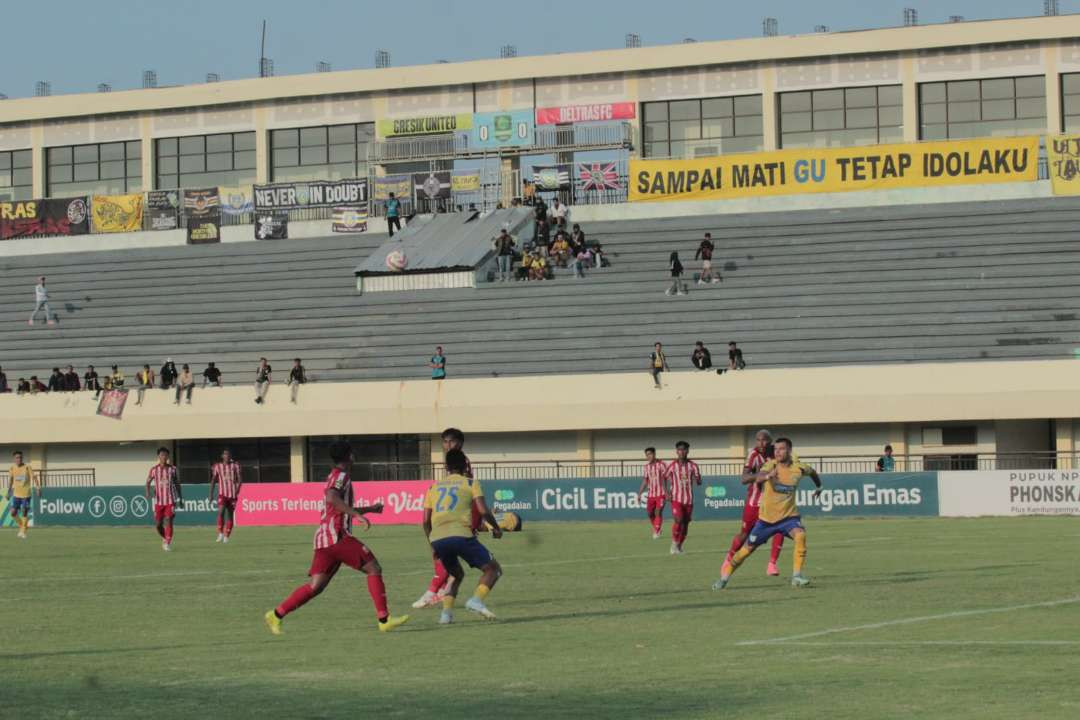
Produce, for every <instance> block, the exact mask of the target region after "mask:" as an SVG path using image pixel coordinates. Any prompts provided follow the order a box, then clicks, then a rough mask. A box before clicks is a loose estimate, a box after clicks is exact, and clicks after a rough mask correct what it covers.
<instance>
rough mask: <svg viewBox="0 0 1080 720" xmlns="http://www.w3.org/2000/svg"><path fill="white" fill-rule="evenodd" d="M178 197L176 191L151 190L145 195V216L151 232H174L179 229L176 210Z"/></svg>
mask: <svg viewBox="0 0 1080 720" xmlns="http://www.w3.org/2000/svg"><path fill="white" fill-rule="evenodd" d="M179 206H180V195H179V193H178V192H177V191H176V190H151V191H150V192H148V193H146V214H147V215H148V216H149V217H150V229H151V230H175V229H176V228H178V227H180V222H179V218H178V217H177V210H178V209H179Z"/></svg>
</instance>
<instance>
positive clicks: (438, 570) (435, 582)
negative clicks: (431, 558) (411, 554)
mask: <svg viewBox="0 0 1080 720" xmlns="http://www.w3.org/2000/svg"><path fill="white" fill-rule="evenodd" d="M449 577H450V573H449V571H447V569H446V568H444V567H443V564H442V562H440V561H439V559H438V558H435V576H434V577H432V578H431V584H430V585H428V588H427V589H428V592H433V593H437V592H439V590H441V589H442V586H443V585H445V584H446V579H447V578H449Z"/></svg>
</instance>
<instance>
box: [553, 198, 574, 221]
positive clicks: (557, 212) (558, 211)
mask: <svg viewBox="0 0 1080 720" xmlns="http://www.w3.org/2000/svg"><path fill="white" fill-rule="evenodd" d="M569 213H570V209H569V208H567V207H566V206H565V205H563V204H562V203H561V202H559V198H555V199H554V200H553V201H552V204H551V209H550V210H548V217H549V218H551V222H552V224H553V225H556V226H557V227H559V228H565V227H566V218H567V217H569Z"/></svg>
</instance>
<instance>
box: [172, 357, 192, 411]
mask: <svg viewBox="0 0 1080 720" xmlns="http://www.w3.org/2000/svg"><path fill="white" fill-rule="evenodd" d="M194 387H195V376H194V375H192V374H191V368H190V367H189V366H188V364H187V363H184V365H183V366H182V367H181V368H180V374H179V375H178V376H177V378H176V404H177V405H179V404H180V393H184V394H185V395H186V396H187V404H188V405H190V404H191V390H192V388H194Z"/></svg>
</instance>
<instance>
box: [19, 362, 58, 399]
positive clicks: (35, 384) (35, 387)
mask: <svg viewBox="0 0 1080 720" xmlns="http://www.w3.org/2000/svg"><path fill="white" fill-rule="evenodd" d="M57 370H59V368H57ZM27 384H28V385H29V386H30V393H31V394H37V393H39V392H48V391H49V388H47V387H45V385H43V384H42V382H41V381H40V380H38V376H37V375H31V376H30V382H29V383H27Z"/></svg>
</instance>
